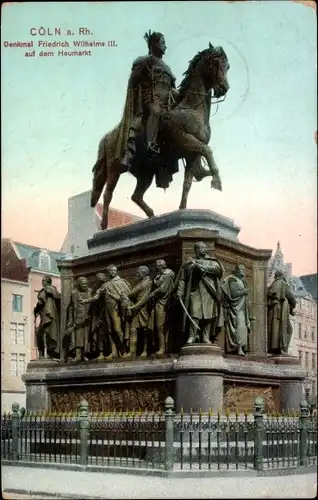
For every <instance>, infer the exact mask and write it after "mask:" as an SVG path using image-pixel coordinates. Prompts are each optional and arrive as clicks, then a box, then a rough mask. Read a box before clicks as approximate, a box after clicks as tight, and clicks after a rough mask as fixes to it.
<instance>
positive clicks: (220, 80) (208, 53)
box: [202, 43, 230, 98]
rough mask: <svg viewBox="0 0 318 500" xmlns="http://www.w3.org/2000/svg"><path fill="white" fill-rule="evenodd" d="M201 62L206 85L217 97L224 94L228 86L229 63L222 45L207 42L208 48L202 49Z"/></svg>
mask: <svg viewBox="0 0 318 500" xmlns="http://www.w3.org/2000/svg"><path fill="white" fill-rule="evenodd" d="M202 62H203V76H204V78H205V80H206V82H207V85H208V86H209V87H210V88H212V89H213V90H214V96H215V97H217V98H220V97H223V96H225V94H226V93H227V91H228V90H229V88H230V85H229V82H228V79H227V72H228V70H229V69H230V64H229V61H228V58H227V56H226V53H225V52H224V50H223V49H222V47H213V45H212V44H211V43H209V48H208V49H206V50H205V51H204V57H203V61H202Z"/></svg>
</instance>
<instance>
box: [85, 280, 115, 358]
mask: <svg viewBox="0 0 318 500" xmlns="http://www.w3.org/2000/svg"><path fill="white" fill-rule="evenodd" d="M109 279H110V278H109V277H108V276H106V274H105V273H98V274H96V280H97V286H98V288H97V290H98V289H100V288H101V287H102V286H103V285H104V284H105V283H106V282H107V281H108V280H109ZM97 290H96V292H97ZM91 316H92V329H91V337H90V350H91V352H92V351H93V352H95V353H97V358H98V359H99V360H103V359H105V356H107V351H108V349H109V347H110V345H111V337H110V331H111V323H110V318H109V314H108V312H107V310H106V307H105V298H104V296H103V295H101V296H100V297H99V299H98V300H97V301H95V302H93V303H92V304H91Z"/></svg>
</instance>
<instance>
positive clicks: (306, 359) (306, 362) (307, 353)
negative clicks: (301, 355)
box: [305, 351, 309, 370]
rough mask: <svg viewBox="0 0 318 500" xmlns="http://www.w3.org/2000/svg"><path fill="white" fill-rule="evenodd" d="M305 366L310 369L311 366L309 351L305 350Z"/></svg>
mask: <svg viewBox="0 0 318 500" xmlns="http://www.w3.org/2000/svg"><path fill="white" fill-rule="evenodd" d="M305 367H306V370H308V368H309V352H307V351H306V352H305Z"/></svg>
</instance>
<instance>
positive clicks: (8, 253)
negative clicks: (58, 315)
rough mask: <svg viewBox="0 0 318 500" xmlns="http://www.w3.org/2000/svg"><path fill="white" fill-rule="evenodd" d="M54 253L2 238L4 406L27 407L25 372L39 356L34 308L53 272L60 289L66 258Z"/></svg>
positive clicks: (53, 280)
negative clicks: (44, 281)
mask: <svg viewBox="0 0 318 500" xmlns="http://www.w3.org/2000/svg"><path fill="white" fill-rule="evenodd" d="M64 257H65V255H64V254H62V253H60V252H52V251H49V250H47V249H44V248H38V247H34V246H30V245H25V244H23V243H18V242H14V241H12V240H11V239H9V238H5V239H2V240H1V407H2V411H7V410H9V409H10V408H11V405H12V403H14V402H18V403H19V404H20V405H22V406H25V386H24V383H23V382H22V380H21V375H23V373H24V372H25V371H26V367H27V364H28V363H29V361H30V360H32V359H36V355H37V353H36V339H35V328H34V326H35V325H34V317H33V309H34V307H35V305H36V302H37V294H38V292H39V291H40V290H41V288H42V284H41V281H42V278H43V276H46V275H49V276H51V278H52V283H53V284H54V285H55V286H56V287H57V289H58V290H60V276H59V270H58V268H57V264H56V261H57V260H58V259H62V258H64Z"/></svg>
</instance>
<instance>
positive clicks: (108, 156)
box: [91, 31, 230, 229]
mask: <svg viewBox="0 0 318 500" xmlns="http://www.w3.org/2000/svg"><path fill="white" fill-rule="evenodd" d="M145 39H146V41H147V44H148V55H147V56H142V57H139V58H137V59H136V60H135V61H134V63H133V65H132V70H131V75H130V78H129V82H128V88H127V95H126V102H125V107H124V112H123V117H122V120H121V122H120V123H119V125H118V126H117V127H116V128H114V129H113V130H112V131H111V132H109V133H107V134H106V135H104V137H103V138H102V139H101V141H100V143H99V148H98V158H97V161H96V163H95V165H94V167H93V189H92V194H91V206H92V207H95V205H96V204H97V202H98V200H99V198H100V196H101V194H102V192H103V189H104V188H105V189H104V206H103V215H102V223H101V228H102V229H106V228H107V224H108V209H109V205H110V202H111V200H112V196H113V192H114V189H115V188H116V185H117V182H118V180H119V178H120V176H121V174H123V173H125V172H130V173H131V174H132V175H133V176H134V177H136V179H137V184H136V188H135V191H134V192H133V194H132V197H131V199H132V200H133V201H134V202H135V203H136V204H137V205H138V206H139V207H140V208H141V209H142V210H143V211H144V212H145V214H146V215H147V216H148V217H153V216H154V212H153V210H152V208H151V207H149V206H148V205H147V204H146V202H145V201H144V199H143V197H144V194H145V192H146V191H147V189H148V188H149V187H150V186H151V184H152V182H153V180H154V178H155V179H156V185H157V187H160V188H163V189H166V188H167V187H169V185H170V182H171V181H172V178H173V175H174V174H175V173H177V172H178V161H179V160H180V159H182V160H184V165H185V167H184V180H183V190H182V198H181V202H180V205H179V209H184V208H186V207H187V200H188V195H189V191H190V189H191V185H192V181H193V178H194V179H195V180H197V181H201V180H202V179H203V178H204V177H206V176H211V177H212V181H211V187H213V188H214V189H218V190H220V191H221V190H222V184H221V178H220V174H219V170H218V167H217V165H216V162H215V160H214V157H213V153H212V150H211V148H210V147H209V146H208V142H209V140H210V136H211V129H210V124H209V120H210V109H211V103H212V99H213V98H216V99H220V98H222V97H224V98H225V96H226V93H227V91H228V90H229V83H228V80H227V72H228V70H229V67H230V66H229V62H228V59H227V56H226V54H225V52H224V50H223V49H222V47H213V45H211V43H209V47H208V48H207V49H204V50H202V51H200V52H199V53H198V54H196V55H195V56H194V58H193V59H192V60H191V61H190V63H189V67H188V69H187V71H186V72H185V73H184V75H183V76H184V78H183V80H182V82H181V84H180V86H179V87H178V89H176V85H175V81H176V80H175V77H174V75H173V74H172V72H171V69H170V68H169V66H168V65H167V64H166V63H165V62H164V61H163V59H162V58H163V55H164V54H165V51H166V43H165V38H164V36H163V34H162V33H157V32H151V31H149V33H146V35H145ZM219 102H220V101H219ZM202 158H203V159H204V160H205V161H206V163H207V165H208V170H207V169H206V168H205V167H204V166H203V164H202Z"/></svg>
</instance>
